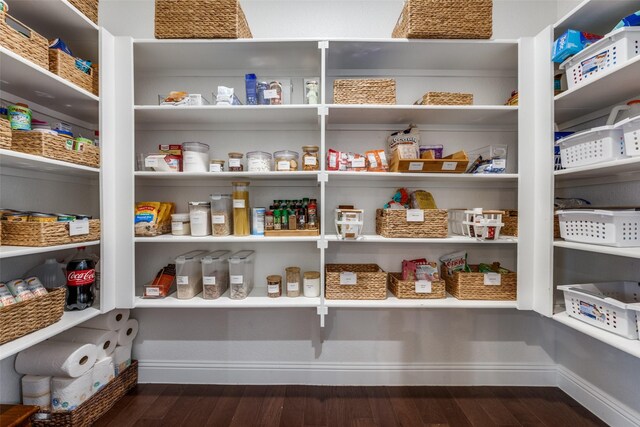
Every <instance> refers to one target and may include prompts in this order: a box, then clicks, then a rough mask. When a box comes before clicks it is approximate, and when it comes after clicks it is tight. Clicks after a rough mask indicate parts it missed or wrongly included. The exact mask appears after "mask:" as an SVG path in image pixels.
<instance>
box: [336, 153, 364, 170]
mask: <svg viewBox="0 0 640 427" xmlns="http://www.w3.org/2000/svg"><path fill="white" fill-rule="evenodd" d="M327 170H330V171H343V172H346V171H351V172H363V171H366V170H367V159H366V157H365V156H363V155H362V154H357V153H350V152H346V151H336V150H333V149H329V151H327Z"/></svg>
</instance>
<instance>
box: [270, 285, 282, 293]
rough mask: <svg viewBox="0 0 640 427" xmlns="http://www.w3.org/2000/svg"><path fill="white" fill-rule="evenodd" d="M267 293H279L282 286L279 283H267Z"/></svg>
mask: <svg viewBox="0 0 640 427" xmlns="http://www.w3.org/2000/svg"><path fill="white" fill-rule="evenodd" d="M267 293H269V294H279V293H280V286H278V285H267Z"/></svg>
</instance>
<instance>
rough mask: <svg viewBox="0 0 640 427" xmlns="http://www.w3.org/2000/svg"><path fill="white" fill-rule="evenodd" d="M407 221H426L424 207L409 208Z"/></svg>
mask: <svg viewBox="0 0 640 427" xmlns="http://www.w3.org/2000/svg"><path fill="white" fill-rule="evenodd" d="M407 222H424V211H423V210H422V209H407Z"/></svg>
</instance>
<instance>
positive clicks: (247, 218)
mask: <svg viewBox="0 0 640 427" xmlns="http://www.w3.org/2000/svg"><path fill="white" fill-rule="evenodd" d="M232 184H233V234H234V236H248V235H249V234H250V233H251V227H250V222H251V214H250V209H249V183H248V182H232Z"/></svg>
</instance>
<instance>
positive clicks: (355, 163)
mask: <svg viewBox="0 0 640 427" xmlns="http://www.w3.org/2000/svg"><path fill="white" fill-rule="evenodd" d="M366 166H367V164H366V163H365V161H364V157H358V158H357V159H353V160H351V167H352V168H364V167H366Z"/></svg>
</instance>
